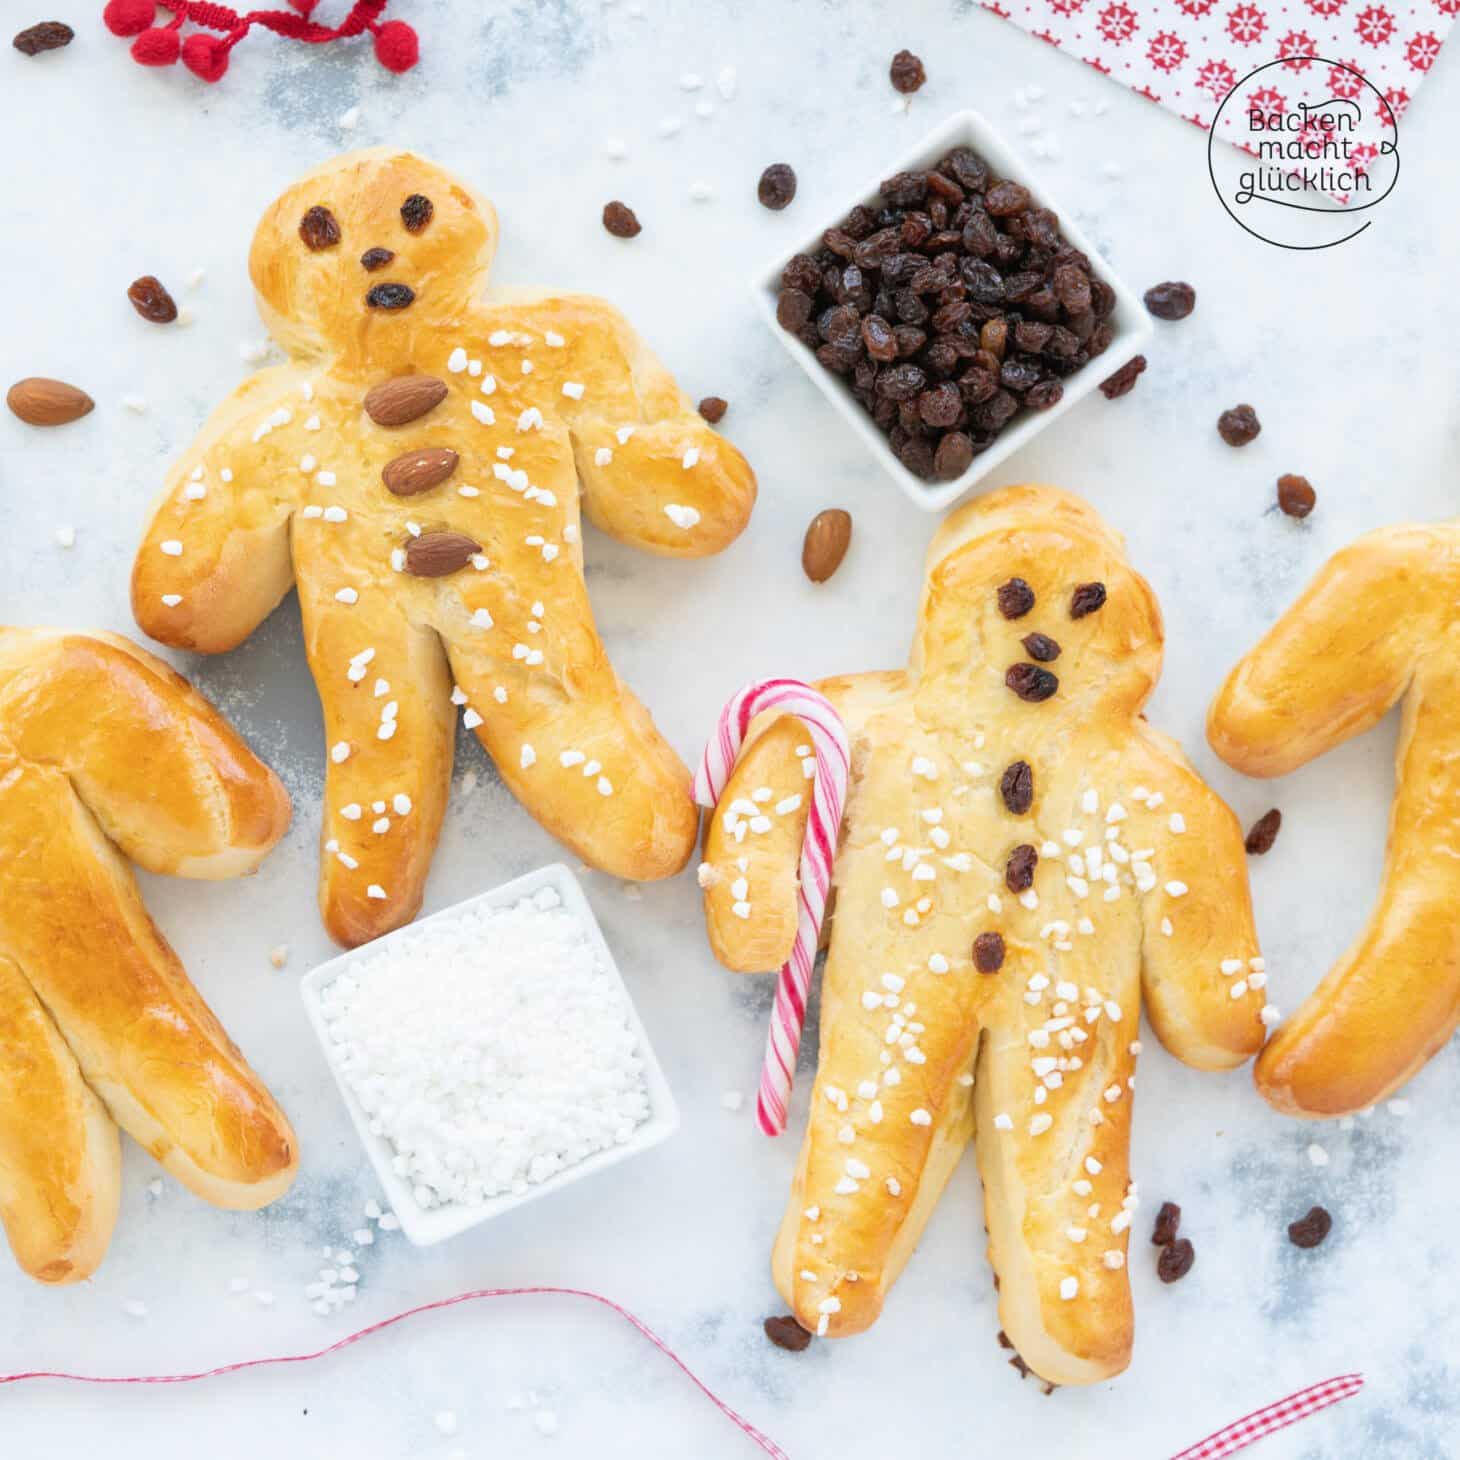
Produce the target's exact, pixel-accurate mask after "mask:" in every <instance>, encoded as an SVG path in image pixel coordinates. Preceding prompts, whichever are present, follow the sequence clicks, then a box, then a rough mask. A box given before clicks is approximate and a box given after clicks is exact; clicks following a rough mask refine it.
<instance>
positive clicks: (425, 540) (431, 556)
mask: <svg viewBox="0 0 1460 1460" xmlns="http://www.w3.org/2000/svg"><path fill="white" fill-rule="evenodd" d="M481 550H482V547H481V544H480V543H478V542H474V541H473V540H472V539H471V538H469V537H468V536H467V535H466V534H465V533H464V532H423V533H422V534H421V535H420V537H413V538H412V539H411V540H410V541H409V542H408V543H407V544H406V572H407V573H413V574H415V576H416V577H417V578H444V577H445V576H446V575H447V574H448V573H455V572H458V571H460V570H461V569H462V568H464V567H466V565H467V564H468V563H469V562H471V560H472V558H473V556H475V554H477V553H479V552H481Z"/></svg>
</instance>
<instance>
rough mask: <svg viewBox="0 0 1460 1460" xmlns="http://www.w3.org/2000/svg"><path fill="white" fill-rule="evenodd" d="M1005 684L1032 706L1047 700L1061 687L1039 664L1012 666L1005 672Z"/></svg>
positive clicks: (1055, 678)
mask: <svg viewBox="0 0 1460 1460" xmlns="http://www.w3.org/2000/svg"><path fill="white" fill-rule="evenodd" d="M1004 683H1005V684H1006V685H1008V686H1009V688H1010V689H1011V690H1013V691H1014V693H1015V694H1016V695H1018V696H1019V698H1020V699H1021V700H1024V701H1026V702H1027V703H1029V704H1031V705H1037V704H1039V703H1041V701H1043V700H1047V699H1048V698H1049V697H1050V696H1051V695H1052V694H1054V692H1055V691H1056V690H1057V689H1058V688H1059V687H1060V682H1059V679H1058V678H1057V677H1056V676H1055V675H1053V674H1051V673H1050V672H1049V670H1047V669H1041V668H1040V667H1039V665H1037V664H1011V665H1010V666H1009V667H1008V669H1006V670H1005V671H1004Z"/></svg>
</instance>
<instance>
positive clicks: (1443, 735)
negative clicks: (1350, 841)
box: [1207, 525, 1460, 1117]
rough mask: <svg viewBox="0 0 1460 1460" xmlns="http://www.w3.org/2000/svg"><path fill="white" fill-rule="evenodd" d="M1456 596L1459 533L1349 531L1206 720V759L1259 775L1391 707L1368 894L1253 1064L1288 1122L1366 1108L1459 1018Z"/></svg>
mask: <svg viewBox="0 0 1460 1460" xmlns="http://www.w3.org/2000/svg"><path fill="white" fill-rule="evenodd" d="M1457 602H1460V529H1457V528H1456V527H1455V526H1453V525H1443V526H1437V527H1394V528H1388V529H1385V530H1383V531H1380V532H1375V533H1371V534H1369V535H1368V536H1366V537H1362V538H1360V539H1359V540H1358V541H1357V542H1355V543H1353V544H1352V545H1351V546H1349V547H1347V548H1345V549H1344V550H1343V551H1341V552H1340V553H1338V554H1336V555H1335V556H1334V557H1333V559H1332V560H1331V561H1330V562H1329V563H1328V564H1327V566H1325V567H1324V568H1323V569H1322V571H1321V572H1320V573H1319V574H1318V576H1317V578H1316V579H1315V580H1314V581H1313V583H1312V584H1311V585H1310V586H1309V587H1308V588H1307V589H1306V590H1305V591H1304V593H1303V594H1302V595H1301V596H1300V597H1299V599H1298V601H1297V602H1296V603H1295V604H1294V605H1293V606H1292V607H1291V608H1290V609H1289V610H1288V611H1287V613H1285V614H1284V615H1283V617H1282V618H1281V619H1279V621H1278V622H1277V624H1275V625H1274V627H1273V628H1272V629H1271V630H1270V631H1269V632H1268V633H1267V635H1266V636H1265V637H1264V638H1263V639H1262V641H1261V642H1260V643H1258V645H1257V646H1256V647H1255V648H1254V649H1253V650H1252V651H1251V652H1250V653H1249V654H1248V655H1247V656H1246V657H1245V658H1244V659H1243V660H1242V661H1241V662H1240V663H1239V664H1238V665H1237V667H1236V668H1235V669H1234V670H1233V671H1232V673H1231V675H1230V676H1229V677H1228V679H1227V682H1226V683H1225V684H1224V685H1223V687H1222V690H1221V692H1220V694H1219V695H1218V696H1217V698H1216V700H1215V701H1214V703H1213V705H1212V708H1211V713H1210V715H1209V717H1208V721H1207V734H1208V738H1209V739H1210V741H1211V744H1212V748H1213V749H1214V750H1215V751H1216V752H1217V754H1218V755H1220V756H1221V757H1222V759H1223V760H1225V761H1226V762H1227V763H1228V764H1229V765H1232V766H1234V767H1235V768H1236V769H1238V770H1240V771H1244V772H1246V773H1247V774H1248V775H1255V776H1276V775H1282V774H1284V773H1286V772H1287V771H1290V770H1293V769H1294V768H1296V767H1297V766H1300V765H1303V764H1305V763H1306V762H1308V761H1309V760H1312V759H1313V758H1314V757H1316V756H1319V755H1322V754H1323V753H1324V751H1326V750H1329V749H1330V748H1332V747H1333V746H1335V745H1338V744H1341V743H1342V742H1343V741H1345V740H1347V739H1349V738H1350V737H1352V736H1354V735H1358V734H1362V733H1363V731H1365V730H1367V729H1369V728H1370V727H1371V726H1372V725H1374V724H1376V723H1377V722H1378V721H1379V720H1380V719H1382V718H1383V716H1384V714H1385V713H1386V712H1387V711H1388V710H1389V709H1390V708H1391V707H1392V706H1393V705H1394V704H1395V703H1396V702H1397V701H1399V700H1400V699H1401V698H1403V701H1404V713H1403V721H1402V724H1401V730H1400V737H1399V749H1398V753H1397V756H1396V765H1395V795H1394V804H1393V809H1392V811H1391V813H1390V819H1389V847H1388V853H1387V858H1386V862H1385V867H1384V876H1383V881H1382V883H1381V885H1380V888H1379V897H1378V901H1377V902H1376V904H1375V906H1374V909H1373V912H1372V913H1371V914H1370V917H1369V921H1368V924H1367V925H1366V926H1365V928H1364V930H1363V931H1362V932H1361V933H1360V934H1359V936H1358V938H1357V939H1356V940H1355V941H1354V943H1353V945H1352V946H1351V947H1350V948H1349V949H1348V951H1347V952H1346V953H1344V955H1343V957H1342V958H1340V959H1339V960H1338V962H1337V963H1336V964H1334V966H1333V968H1332V969H1330V970H1329V972H1328V973H1327V975H1326V976H1325V977H1324V978H1323V980H1322V982H1321V983H1320V984H1319V985H1318V987H1317V988H1316V989H1315V990H1314V991H1313V993H1312V994H1310V995H1309V997H1308V998H1307V999H1306V1000H1305V1001H1304V1002H1303V1004H1302V1005H1301V1006H1300V1007H1299V1009H1298V1011H1297V1013H1295V1014H1294V1015H1293V1016H1292V1017H1291V1018H1290V1019H1289V1020H1288V1021H1287V1022H1286V1023H1284V1024H1283V1025H1282V1026H1281V1027H1280V1028H1279V1029H1278V1030H1277V1032H1276V1034H1274V1036H1273V1038H1272V1040H1271V1041H1270V1042H1269V1044H1268V1045H1267V1048H1266V1049H1264V1050H1263V1052H1262V1057H1261V1058H1260V1059H1259V1060H1258V1062H1257V1068H1256V1071H1255V1074H1256V1079H1257V1087H1258V1089H1259V1090H1260V1091H1261V1092H1262V1094H1263V1096H1264V1098H1266V1099H1267V1100H1268V1101H1269V1103H1271V1104H1272V1105H1273V1106H1275V1107H1276V1108H1277V1109H1279V1110H1281V1111H1283V1112H1285V1113H1287V1114H1289V1115H1298V1116H1308V1117H1321V1116H1333V1115H1344V1114H1349V1113H1351V1112H1353V1111H1356V1110H1363V1109H1365V1108H1367V1107H1368V1106H1370V1105H1372V1104H1374V1102H1375V1101H1377V1100H1382V1099H1383V1098H1384V1097H1385V1096H1387V1095H1389V1094H1391V1093H1392V1092H1393V1091H1394V1090H1395V1089H1397V1088H1398V1087H1399V1086H1400V1085H1402V1084H1403V1083H1404V1082H1405V1081H1406V1080H1408V1079H1409V1077H1410V1076H1411V1075H1413V1074H1414V1073H1415V1072H1416V1071H1417V1070H1418V1069H1419V1068H1420V1067H1421V1066H1422V1065H1423V1064H1424V1063H1425V1061H1426V1060H1427V1059H1429V1057H1430V1056H1431V1055H1432V1054H1433V1053H1434V1052H1435V1051H1436V1050H1437V1049H1438V1048H1439V1047H1440V1046H1441V1045H1442V1044H1444V1042H1445V1041H1446V1040H1447V1039H1448V1038H1449V1037H1450V1035H1451V1033H1452V1032H1453V1031H1454V1029H1455V1026H1456V1022H1457V1019H1460V931H1457V922H1456V917H1455V906H1456V903H1457V901H1460V867H1457V863H1456V859H1455V855H1454V847H1455V826H1456V821H1457V818H1460V759H1457V757H1456V754H1455V746H1456V744H1457V742H1460V710H1457V707H1456V703H1455V693H1454V685H1455V679H1456V672H1457V668H1460V634H1457V608H1456V605H1457Z"/></svg>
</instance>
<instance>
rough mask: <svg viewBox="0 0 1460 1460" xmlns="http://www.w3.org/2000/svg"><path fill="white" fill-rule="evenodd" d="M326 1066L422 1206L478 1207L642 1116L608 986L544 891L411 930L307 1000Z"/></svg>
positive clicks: (616, 990)
mask: <svg viewBox="0 0 1460 1460" xmlns="http://www.w3.org/2000/svg"><path fill="white" fill-rule="evenodd" d="M322 1007H323V1011H324V1015H325V1018H326V1021H327V1023H328V1027H329V1034H330V1040H331V1051H330V1052H331V1058H332V1059H333V1060H334V1061H335V1063H336V1064H337V1066H338V1067H339V1069H340V1071H341V1073H342V1074H343V1075H344V1077H345V1079H346V1081H347V1082H348V1084H349V1086H350V1088H351V1090H352V1091H353V1092H354V1094H355V1097H356V1098H357V1099H358V1100H359V1101H360V1104H361V1105H362V1106H363V1107H364V1109H365V1112H366V1113H367V1115H368V1116H369V1118H370V1128H371V1130H372V1131H373V1132H375V1134H377V1135H379V1136H382V1137H383V1138H384V1139H385V1140H386V1141H387V1142H389V1144H390V1146H391V1149H392V1151H393V1152H394V1165H395V1170H396V1172H397V1173H398V1174H399V1175H400V1176H401V1177H402V1179H404V1180H405V1181H407V1182H409V1183H410V1185H411V1187H412V1189H413V1192H414V1195H415V1199H416V1201H417V1202H418V1203H419V1204H420V1205H421V1206H422V1207H439V1206H443V1205H446V1204H450V1203H461V1204H465V1205H467V1206H480V1205H481V1204H482V1203H483V1202H485V1201H487V1200H489V1199H490V1198H492V1197H495V1196H500V1195H502V1194H504V1193H508V1192H512V1193H520V1192H523V1191H526V1190H527V1188H528V1187H529V1186H531V1185H535V1184H536V1183H538V1182H542V1181H546V1180H547V1179H548V1178H549V1177H551V1176H553V1175H555V1174H556V1173H557V1172H559V1171H565V1170H567V1169H568V1168H569V1167H572V1166H575V1165H577V1164H578V1163H579V1162H580V1161H583V1160H585V1159H586V1158H587V1157H589V1156H591V1155H593V1154H594V1153H595V1152H597V1151H602V1150H606V1149H609V1148H611V1147H613V1146H615V1145H621V1144H623V1143H624V1142H626V1141H628V1140H629V1139H630V1137H631V1136H632V1135H633V1132H634V1129H635V1127H636V1126H638V1125H640V1124H641V1123H642V1122H643V1121H645V1120H647V1119H648V1118H649V1115H650V1113H651V1112H650V1106H649V1094H648V1088H647V1086H646V1084H645V1080H644V1065H643V1060H642V1059H641V1058H640V1055H639V1052H638V1049H637V1041H636V1038H635V1035H634V1032H633V1030H632V1028H631V1027H630V1024H629V1017H628V1004H627V1001H626V999H625V997H624V994H623V991H622V989H621V988H620V986H619V984H618V982H617V981H616V979H615V978H614V977H613V975H612V974H611V973H610V972H609V970H608V969H607V968H606V967H605V966H604V965H603V964H602V962H601V961H600V959H599V958H598V956H597V954H596V952H595V950H594V948H593V945H592V943H591V942H590V941H589V940H588V937H587V936H586V930H585V929H584V927H583V924H582V922H581V921H580V919H579V918H578V917H577V915H576V914H575V913H573V912H571V911H570V910H569V909H567V908H566V907H564V906H563V904H562V899H561V898H560V897H559V895H558V894H557V892H556V891H554V890H553V889H552V888H543V889H542V890H541V891H539V892H538V893H536V894H535V895H534V896H532V897H530V898H525V899H524V900H523V901H521V902H518V903H516V904H514V905H513V906H511V907H502V908H477V909H472V910H470V911H468V912H466V913H464V914H462V915H460V916H458V917H455V918H452V919H449V920H447V921H444V922H436V923H434V924H428V925H423V926H422V928H421V929H420V931H419V932H418V933H417V934H415V935H414V936H411V937H407V938H402V939H400V940H398V941H397V942H396V943H395V944H393V945H392V946H390V947H388V948H384V949H382V950H381V951H380V952H378V953H376V954H374V955H373V956H371V955H367V956H365V957H363V958H361V959H360V960H359V961H358V963H356V964H355V966H354V968H353V969H352V971H351V972H350V973H347V974H341V975H340V977H339V978H337V979H336V980H335V981H334V982H333V983H332V984H330V986H329V987H328V988H327V989H325V990H324V991H323V993H322Z"/></svg>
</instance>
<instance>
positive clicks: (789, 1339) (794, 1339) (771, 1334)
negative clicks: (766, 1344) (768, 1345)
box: [764, 1313, 811, 1354]
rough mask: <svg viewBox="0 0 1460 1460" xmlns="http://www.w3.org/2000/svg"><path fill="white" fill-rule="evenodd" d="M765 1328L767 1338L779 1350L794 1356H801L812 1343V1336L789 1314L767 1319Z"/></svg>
mask: <svg viewBox="0 0 1460 1460" xmlns="http://www.w3.org/2000/svg"><path fill="white" fill-rule="evenodd" d="M764 1327H765V1336H766V1337H767V1338H768V1339H770V1341H771V1342H772V1343H773V1344H775V1346H776V1347H777V1348H783V1349H786V1350H787V1351H788V1352H790V1353H793V1354H799V1353H800V1352H801V1351H802V1350H803V1349H804V1348H806V1346H807V1345H808V1344H809V1343H810V1342H811V1335H810V1334H809V1333H808V1332H807V1331H806V1330H805V1329H804V1328H802V1327H801V1325H800V1324H799V1323H797V1322H796V1320H795V1319H794V1318H793V1317H792V1316H791V1315H790V1314H789V1313H786V1314H783V1315H782V1316H781V1317H779V1318H767V1319H766V1321H765V1325H764Z"/></svg>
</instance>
